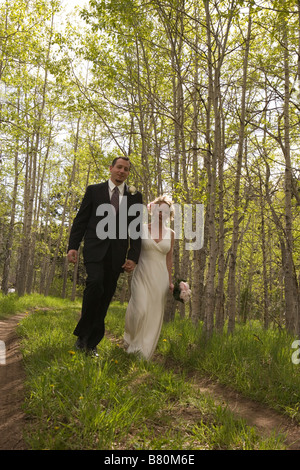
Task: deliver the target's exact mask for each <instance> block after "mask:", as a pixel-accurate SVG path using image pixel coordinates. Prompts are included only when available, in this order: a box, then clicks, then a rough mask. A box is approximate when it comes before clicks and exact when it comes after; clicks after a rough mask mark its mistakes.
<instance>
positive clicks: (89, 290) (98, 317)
mask: <svg viewBox="0 0 300 470" xmlns="http://www.w3.org/2000/svg"><path fill="white" fill-rule="evenodd" d="M85 268H86V272H87V279H86V286H85V289H84V293H83V300H82V311H81V318H80V320H79V322H78V324H77V326H76V328H75V330H74V335H75V336H78V337H79V338H80V339H81V340H82V341H83V342H84V344H85V346H86V347H87V348H88V349H92V348H94V347H96V346H97V344H98V343H99V342H100V341H101V339H102V338H103V336H104V333H105V322H104V319H105V317H106V313H107V310H108V307H109V304H110V302H111V300H112V297H113V295H114V293H115V290H116V287H117V282H118V278H119V276H120V271H114V270H113V269H112V257H111V249H109V250H108V252H107V253H106V255H105V257H104V259H103V260H102V261H101V262H95V263H85Z"/></svg>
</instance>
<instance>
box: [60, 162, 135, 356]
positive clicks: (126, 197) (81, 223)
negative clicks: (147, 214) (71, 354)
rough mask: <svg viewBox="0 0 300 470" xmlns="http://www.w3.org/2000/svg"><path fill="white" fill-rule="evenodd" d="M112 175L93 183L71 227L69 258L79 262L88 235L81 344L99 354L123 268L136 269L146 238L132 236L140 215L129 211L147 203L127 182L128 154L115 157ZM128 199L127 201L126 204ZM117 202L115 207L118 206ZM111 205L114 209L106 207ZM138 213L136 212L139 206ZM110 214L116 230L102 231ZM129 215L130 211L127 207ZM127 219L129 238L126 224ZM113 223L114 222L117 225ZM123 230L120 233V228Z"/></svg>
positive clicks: (77, 333) (78, 332)
mask: <svg viewBox="0 0 300 470" xmlns="http://www.w3.org/2000/svg"><path fill="white" fill-rule="evenodd" d="M109 169H110V174H111V176H110V179H109V180H108V181H106V182H104V183H99V184H93V185H90V186H88V187H87V189H86V193H85V195H84V198H83V200H82V203H81V206H80V209H79V211H78V213H77V215H76V217H75V219H74V221H73V225H72V228H71V233H70V239H69V246H68V254H67V258H68V261H69V262H71V263H76V261H77V257H78V248H79V245H80V242H81V241H82V239H83V238H84V248H83V258H84V264H85V268H86V272H87V279H86V286H85V290H84V293H83V301H82V311H81V318H80V320H79V322H78V324H77V326H76V328H75V330H74V335H75V336H78V339H77V341H76V347H77V348H78V349H80V350H83V351H87V352H90V353H91V354H93V355H95V356H97V350H96V346H97V344H98V343H99V342H100V341H101V339H102V338H103V336H104V331H105V325H104V319H105V316H106V312H107V310H108V307H109V304H110V302H111V299H112V297H113V295H114V292H115V290H116V286H117V281H118V278H119V275H120V273H121V272H122V271H126V272H128V273H130V272H132V271H133V270H134V268H135V266H136V263H137V262H138V259H139V255H140V250H141V239H140V237H139V238H136V237H135V239H132V238H130V237H129V234H128V232H129V231H128V227H129V225H130V222H132V221H133V220H134V219H136V216H128V211H129V208H130V207H131V206H132V205H133V204H141V205H142V195H141V193H139V192H135V194H131V193H130V192H129V189H128V187H127V185H126V183H125V180H126V179H127V177H128V175H129V173H130V160H129V158H127V157H120V158H115V159H114V160H113V162H112V164H111V166H110V168H109ZM126 204H127V206H126ZM112 206H114V207H112ZM126 207H127V211H126V217H125V219H124V217H120V218H119V212H120V211H124V210H126ZM107 208H108V209H111V210H109V211H108V212H107V211H106V210H105V209H107ZM133 212H134V211H133ZM104 214H105V215H106V218H107V217H111V219H107V220H108V226H110V227H114V228H115V231H114V233H113V232H109V231H108V232H106V233H105V232H104V231H103V230H102V231H101V230H99V226H101V224H102V226H103V227H104V222H106V221H105V220H104ZM123 214H124V212H123ZM119 220H121V222H120V224H122V223H123V224H126V227H125V237H124V226H121V225H120V224H119ZM109 222H112V223H111V224H110V223H109ZM121 232H122V233H123V235H120V236H119V233H121Z"/></svg>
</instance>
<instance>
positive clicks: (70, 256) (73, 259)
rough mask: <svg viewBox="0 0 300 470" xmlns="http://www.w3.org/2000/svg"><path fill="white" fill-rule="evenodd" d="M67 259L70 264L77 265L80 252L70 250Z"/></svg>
mask: <svg viewBox="0 0 300 470" xmlns="http://www.w3.org/2000/svg"><path fill="white" fill-rule="evenodd" d="M67 258H68V261H69V263H74V264H75V263H77V258H78V251H77V250H69V251H68V253H67Z"/></svg>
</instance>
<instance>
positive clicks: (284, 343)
mask: <svg viewBox="0 0 300 470" xmlns="http://www.w3.org/2000/svg"><path fill="white" fill-rule="evenodd" d="M201 328H202V326H201V325H199V326H198V327H195V326H194V325H192V323H191V322H190V321H188V320H185V321H182V320H181V319H179V318H176V320H175V321H174V322H172V323H169V324H164V326H163V332H162V335H163V336H164V340H165V341H164V342H163V343H162V342H160V350H161V352H162V354H164V355H165V356H167V357H170V358H172V359H173V360H174V361H176V363H179V364H181V365H182V366H183V367H185V368H186V369H188V368H190V369H192V370H197V371H199V373H202V374H204V375H210V376H211V377H213V378H215V379H218V381H219V382H221V383H223V384H226V385H230V386H231V387H233V388H234V389H236V390H238V391H240V392H242V393H243V394H244V395H245V396H248V397H250V398H252V399H255V400H258V401H260V402H263V403H266V404H268V405H270V406H271V407H273V408H274V409H277V410H278V411H280V412H284V413H286V414H288V415H289V416H290V417H292V418H294V419H295V420H296V421H298V422H300V410H299V408H300V393H299V390H300V364H294V363H293V361H292V354H293V353H294V352H295V349H292V343H293V341H294V340H295V338H293V337H292V336H290V335H289V334H287V333H286V332H285V331H279V330H277V329H269V330H264V329H263V327H262V326H261V325H260V324H259V322H252V323H248V324H247V325H237V327H236V331H235V333H234V334H233V335H227V334H226V333H224V334H222V335H220V334H215V335H213V337H212V338H211V339H210V340H209V341H205V340H204V339H203V338H204V336H203V335H202V331H201Z"/></svg>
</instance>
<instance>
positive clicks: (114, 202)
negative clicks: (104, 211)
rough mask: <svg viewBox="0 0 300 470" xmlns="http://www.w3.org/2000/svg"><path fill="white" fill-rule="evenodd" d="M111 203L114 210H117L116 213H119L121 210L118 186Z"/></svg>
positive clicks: (115, 188) (114, 190)
mask: <svg viewBox="0 0 300 470" xmlns="http://www.w3.org/2000/svg"><path fill="white" fill-rule="evenodd" d="M110 202H111V204H112V205H113V206H114V208H115V209H116V212H118V210H119V188H118V186H115V187H114V189H113V193H112V197H111V200H110Z"/></svg>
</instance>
